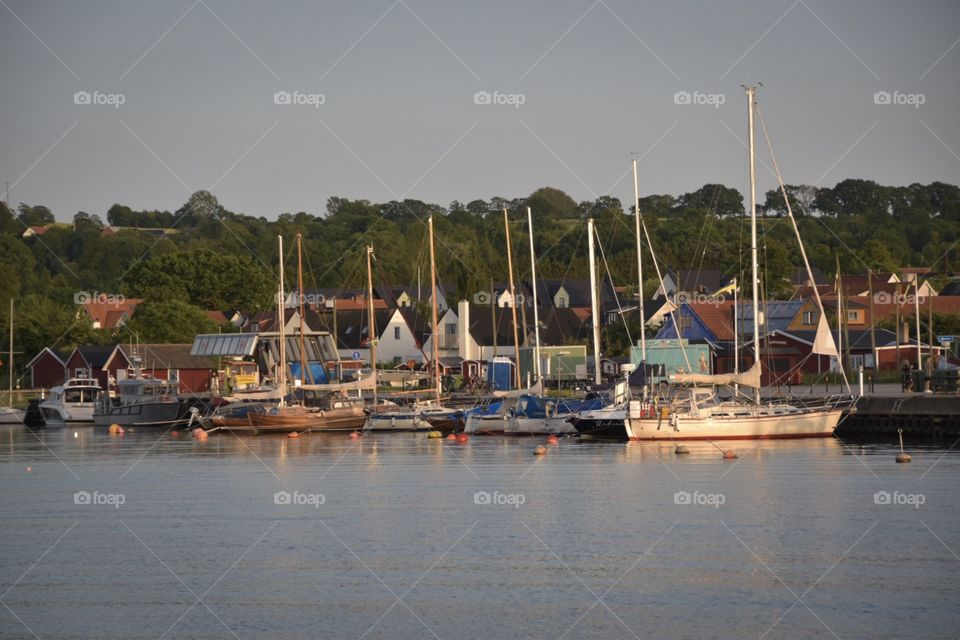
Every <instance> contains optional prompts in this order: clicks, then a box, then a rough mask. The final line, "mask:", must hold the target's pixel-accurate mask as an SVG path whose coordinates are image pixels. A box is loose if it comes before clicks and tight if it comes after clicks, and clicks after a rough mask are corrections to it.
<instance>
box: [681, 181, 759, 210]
mask: <svg viewBox="0 0 960 640" xmlns="http://www.w3.org/2000/svg"><path fill="white" fill-rule="evenodd" d="M677 209H706V210H707V211H712V212H714V213H715V214H717V215H718V216H742V215H743V213H744V208H743V196H742V195H741V194H740V192H739V191H737V190H736V189H731V188H730V187H725V186H723V185H722V184H705V185H703V186H702V187H700V188H699V189H697V190H696V191H691V192H690V193H685V194H683V195H682V196H680V197H679V198H677Z"/></svg>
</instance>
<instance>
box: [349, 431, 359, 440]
mask: <svg viewBox="0 0 960 640" xmlns="http://www.w3.org/2000/svg"><path fill="white" fill-rule="evenodd" d="M359 437H360V434H359V433H357V432H356V431H351V432H350V439H351V440H356V439H357V438H359Z"/></svg>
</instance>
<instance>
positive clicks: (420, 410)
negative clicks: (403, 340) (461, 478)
mask: <svg viewBox="0 0 960 640" xmlns="http://www.w3.org/2000/svg"><path fill="white" fill-rule="evenodd" d="M427 227H428V229H429V233H430V286H431V287H432V288H431V289H430V291H431V296H430V298H431V300H430V306H431V320H430V327H431V328H430V336H431V339H430V342H431V344H432V346H433V348H432V350H431V351H432V353H431V356H430V357H431V360H432V363H431V364H432V366H433V392H434V397H433V398H432V399H431V400H428V401H426V402H419V401H418V402H415V403H414V404H413V405H411V406H410V407H401V406H399V405H398V406H396V408H394V407H389V408H390V409H394V410H388V411H383V410H378V411H376V412H375V413H371V414H370V415H369V416H368V417H367V421H366V423H365V424H364V430H366V431H429V430H431V429H433V427H432V426H431V425H430V423H429V422H428V421H427V417H428V416H431V415H440V414H446V413H448V412H449V409H448V408H446V407H444V406H443V405H441V404H440V363H439V360H438V356H439V339H440V334H439V333H438V331H437V265H436V256H435V254H434V247H433V216H430V217H429V218H428V219H427ZM371 251H372V249H368V253H367V286H368V292H367V297H368V299H369V308H370V324H369V326H370V335H369V339H370V345H371V347H370V355H371V361H372V363H373V364H372V366H373V371H374V376H376V366H377V365H376V360H377V358H376V336H374V335H373V334H374V331H373V280H372V275H371V271H370V252H371ZM374 400H376V396H374ZM378 408H379V407H378Z"/></svg>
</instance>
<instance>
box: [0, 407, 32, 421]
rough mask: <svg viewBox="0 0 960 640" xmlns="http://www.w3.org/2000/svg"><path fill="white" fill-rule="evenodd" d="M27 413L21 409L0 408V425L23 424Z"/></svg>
mask: <svg viewBox="0 0 960 640" xmlns="http://www.w3.org/2000/svg"><path fill="white" fill-rule="evenodd" d="M26 417H27V412H26V411H24V410H23V409H12V408H10V407H0V424H23V420H24V418H26Z"/></svg>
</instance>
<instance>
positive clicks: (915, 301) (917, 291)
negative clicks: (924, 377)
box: [913, 277, 923, 370]
mask: <svg viewBox="0 0 960 640" xmlns="http://www.w3.org/2000/svg"><path fill="white" fill-rule="evenodd" d="M918 280H920V278H917V277H914V279H913V307H914V309H916V312H917V370H919V369H920V367H921V363H922V357H923V356H922V354H923V352H922V351H921V350H920V287H918V286H917V281H918Z"/></svg>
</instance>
